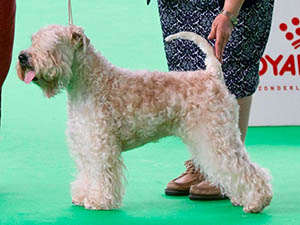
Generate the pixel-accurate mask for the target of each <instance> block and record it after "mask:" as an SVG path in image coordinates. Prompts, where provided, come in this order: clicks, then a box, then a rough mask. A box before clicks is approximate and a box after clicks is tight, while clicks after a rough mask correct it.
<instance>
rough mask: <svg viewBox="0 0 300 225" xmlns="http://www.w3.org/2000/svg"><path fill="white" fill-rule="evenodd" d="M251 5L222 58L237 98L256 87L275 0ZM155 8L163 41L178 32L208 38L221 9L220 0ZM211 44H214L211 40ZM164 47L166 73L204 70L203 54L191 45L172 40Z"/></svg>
mask: <svg viewBox="0 0 300 225" xmlns="http://www.w3.org/2000/svg"><path fill="white" fill-rule="evenodd" d="M246 1H247V0H246ZM252 1H253V0H252ZM253 2H254V3H253V4H245V6H244V7H243V8H242V9H241V11H240V14H239V17H238V19H239V23H238V25H237V26H236V27H235V28H234V29H233V31H232V35H231V37H230V40H229V42H228V43H227V45H226V47H225V50H224V55H223V64H222V69H223V72H224V79H225V82H226V85H227V87H228V89H229V91H230V92H231V93H232V94H234V95H235V96H236V98H242V97H246V96H251V95H252V94H253V93H254V92H255V91H256V89H257V87H258V84H259V62H260V58H261V57H262V54H263V52H264V49H265V47H266V44H267V41H268V37H269V33H270V27H271V22H272V15H273V5H274V0H259V1H253ZM158 6H159V14H160V21H161V27H162V31H163V36H164V38H165V37H167V36H168V35H170V34H174V33H177V32H180V31H192V32H195V33H197V34H199V35H201V36H203V37H205V38H207V37H208V35H209V33H210V30H211V25H212V22H213V20H214V19H215V17H216V16H217V15H218V14H219V13H220V11H221V9H222V3H221V1H220V0H158ZM210 43H211V44H212V45H214V42H213V41H210ZM164 46H165V52H166V57H167V61H168V67H169V70H171V71H192V70H198V69H204V68H205V65H204V60H203V59H204V57H205V55H204V53H203V52H202V51H201V50H200V49H199V48H198V47H197V46H196V45H195V44H194V43H193V42H191V41H187V40H174V41H172V42H169V43H168V42H164Z"/></svg>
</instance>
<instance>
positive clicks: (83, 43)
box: [71, 27, 90, 52]
mask: <svg viewBox="0 0 300 225" xmlns="http://www.w3.org/2000/svg"><path fill="white" fill-rule="evenodd" d="M71 34H72V37H71V42H72V45H73V46H74V47H75V48H76V49H81V48H82V49H83V51H84V52H85V51H86V48H87V46H88V45H89V43H90V40H89V39H88V38H87V37H86V36H85V34H84V32H83V29H82V28H80V27H72V28H71Z"/></svg>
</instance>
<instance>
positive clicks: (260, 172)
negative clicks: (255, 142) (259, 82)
mask: <svg viewBox="0 0 300 225" xmlns="http://www.w3.org/2000/svg"><path fill="white" fill-rule="evenodd" d="M222 113H225V112H224V111H223V112H222V111H221V112H218V113H217V114H215V116H214V115H211V114H214V113H210V115H209V117H210V118H206V120H205V122H203V121H202V123H201V126H202V127H201V129H200V126H199V128H198V127H197V125H196V126H194V127H193V129H191V130H190V131H189V132H188V136H187V137H188V138H186V140H185V142H186V144H187V145H188V147H189V149H190V151H191V153H192V159H193V161H194V164H195V166H196V167H200V169H201V171H202V172H204V174H205V175H206V177H207V179H208V180H209V181H210V182H211V183H212V184H213V185H216V186H219V187H220V188H221V190H222V192H223V193H224V194H226V195H227V196H228V197H229V198H230V199H231V200H232V201H233V202H234V203H235V204H236V205H241V206H243V207H244V208H243V209H244V211H245V212H260V211H261V210H262V209H263V208H264V207H266V206H267V205H269V203H270V201H271V199H272V191H271V185H270V184H269V176H268V173H267V172H266V171H265V170H264V169H262V168H260V167H258V166H257V165H256V164H253V163H251V162H250V160H249V157H248V155H247V152H246V150H245V148H244V145H243V143H242V141H241V139H240V132H239V130H238V127H237V124H236V121H234V120H233V119H232V118H231V116H230V115H228V116H225V115H223V116H222ZM204 124H205V125H204Z"/></svg>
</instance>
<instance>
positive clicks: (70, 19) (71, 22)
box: [68, 0, 73, 26]
mask: <svg viewBox="0 0 300 225" xmlns="http://www.w3.org/2000/svg"><path fill="white" fill-rule="evenodd" d="M68 14H69V26H71V25H73V15H72V5H71V0H69V5H68Z"/></svg>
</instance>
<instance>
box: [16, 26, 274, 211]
mask: <svg viewBox="0 0 300 225" xmlns="http://www.w3.org/2000/svg"><path fill="white" fill-rule="evenodd" d="M175 38H182V39H187V40H191V41H194V42H195V43H196V44H197V45H198V46H199V47H200V48H201V49H202V50H203V51H204V52H205V53H206V60H205V63H206V67H207V68H206V70H199V71H193V72H156V71H155V72H150V71H146V70H144V71H131V70H127V69H122V68H119V67H116V66H114V65H112V64H111V63H110V62H108V61H107V60H106V59H105V58H104V57H103V56H102V55H101V54H100V53H99V52H96V51H95V49H94V47H93V46H92V44H91V43H90V41H89V39H88V38H87V37H86V35H85V34H84V32H83V30H82V28H80V27H77V26H59V25H52V26H48V27H46V28H43V29H41V30H39V31H38V32H37V33H36V34H34V35H33V37H32V45H31V47H29V48H28V49H27V50H24V51H22V52H21V53H20V55H19V62H18V65H17V70H18V76H19V78H20V79H21V80H23V81H25V82H26V83H30V82H31V81H33V83H35V84H37V85H38V86H40V87H41V89H42V90H43V92H44V93H45V95H46V96H47V97H49V98H50V97H52V96H54V95H55V94H57V93H59V92H60V90H61V89H66V90H67V93H68V128H67V136H68V142H69V146H70V151H71V154H72V156H73V157H74V159H75V162H76V167H77V169H78V174H77V176H76V180H75V181H74V182H73V183H72V200H73V203H74V204H76V205H82V206H84V207H85V208H87V209H113V208H119V207H120V205H121V202H122V197H123V194H124V175H123V169H124V164H123V161H122V157H121V153H122V152H124V151H127V150H130V149H133V148H136V147H138V146H142V145H144V144H146V143H149V142H152V141H156V140H158V139H160V138H162V137H165V136H170V135H174V136H178V137H180V138H181V139H182V140H183V142H184V143H185V144H186V145H187V147H188V149H189V150H190V152H191V155H192V160H193V162H194V164H195V166H197V167H200V169H201V171H203V172H204V173H205V175H206V177H207V179H208V180H209V181H210V182H212V184H214V185H217V186H219V187H220V188H221V190H222V191H223V193H224V194H226V195H227V196H228V197H229V198H230V199H231V202H232V203H233V204H234V205H240V206H243V209H244V211H245V212H260V211H261V210H262V209H263V208H264V207H266V206H267V205H269V203H270V201H271V199H272V190H271V185H270V182H269V181H270V178H269V175H268V173H267V172H266V171H265V170H264V169H262V168H260V167H259V166H258V165H256V164H254V163H252V162H251V161H250V160H249V157H248V155H247V152H246V150H245V147H244V145H243V143H242V141H241V139H240V131H239V129H238V104H237V101H236V99H235V97H234V96H233V95H231V94H230V93H229V92H228V90H227V88H226V86H225V84H224V80H223V77H222V76H223V74H222V70H221V65H220V63H219V62H218V60H217V59H216V58H215V56H214V53H213V49H212V47H211V46H210V45H209V44H208V42H207V41H206V40H205V39H203V38H202V37H200V36H198V35H196V34H194V33H189V32H182V33H178V34H175V35H172V36H169V37H168V38H167V39H166V40H167V41H171V40H172V39H175Z"/></svg>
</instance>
